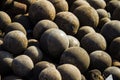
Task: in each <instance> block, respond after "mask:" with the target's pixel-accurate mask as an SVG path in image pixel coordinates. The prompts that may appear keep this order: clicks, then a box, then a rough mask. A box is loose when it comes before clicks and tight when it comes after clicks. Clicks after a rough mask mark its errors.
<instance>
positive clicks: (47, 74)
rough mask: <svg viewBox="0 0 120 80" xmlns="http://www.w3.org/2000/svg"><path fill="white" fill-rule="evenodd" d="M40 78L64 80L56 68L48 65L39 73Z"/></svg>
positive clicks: (41, 79)
mask: <svg viewBox="0 0 120 80" xmlns="http://www.w3.org/2000/svg"><path fill="white" fill-rule="evenodd" d="M39 80H62V77H61V74H60V72H59V71H58V70H57V69H56V68H52V67H48V68H46V69H44V70H42V72H41V73H40V74H39Z"/></svg>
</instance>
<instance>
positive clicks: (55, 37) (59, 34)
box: [40, 29, 69, 58]
mask: <svg viewBox="0 0 120 80" xmlns="http://www.w3.org/2000/svg"><path fill="white" fill-rule="evenodd" d="M40 44H41V45H40V46H41V49H42V50H43V51H44V52H45V53H47V54H49V55H50V56H51V57H53V58H58V57H60V55H61V54H62V52H63V51H64V50H65V49H67V48H68V47H69V40H68V37H67V35H66V34H65V32H63V31H62V30H60V29H48V30H47V31H45V32H44V33H43V35H42V36H41V38H40Z"/></svg>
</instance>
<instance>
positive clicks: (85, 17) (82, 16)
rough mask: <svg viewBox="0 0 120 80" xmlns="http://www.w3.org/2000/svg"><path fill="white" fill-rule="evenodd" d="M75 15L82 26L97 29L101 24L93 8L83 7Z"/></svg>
mask: <svg viewBox="0 0 120 80" xmlns="http://www.w3.org/2000/svg"><path fill="white" fill-rule="evenodd" d="M73 13H74V14H75V15H76V16H77V17H78V19H79V21H80V25H81V26H91V27H93V28H96V27H97V25H98V23H99V16H98V13H97V11H96V10H95V9H94V8H93V7H90V6H87V5H83V6H80V7H77V8H76V9H75V10H74V11H73Z"/></svg>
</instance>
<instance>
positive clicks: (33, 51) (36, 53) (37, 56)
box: [24, 46, 43, 64]
mask: <svg viewBox="0 0 120 80" xmlns="http://www.w3.org/2000/svg"><path fill="white" fill-rule="evenodd" d="M24 54H25V55H27V56H29V57H30V58H31V59H32V61H33V63H34V64H35V63H37V62H39V61H41V60H42V58H43V53H42V51H41V50H40V49H39V48H38V47H36V46H29V47H28V48H27V49H26V50H25V51H24Z"/></svg>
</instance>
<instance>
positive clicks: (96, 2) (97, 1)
mask: <svg viewBox="0 0 120 80" xmlns="http://www.w3.org/2000/svg"><path fill="white" fill-rule="evenodd" d="M87 2H88V3H89V4H90V5H91V6H92V7H94V8H95V9H104V8H105V7H106V3H105V1H104V0H87Z"/></svg>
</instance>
